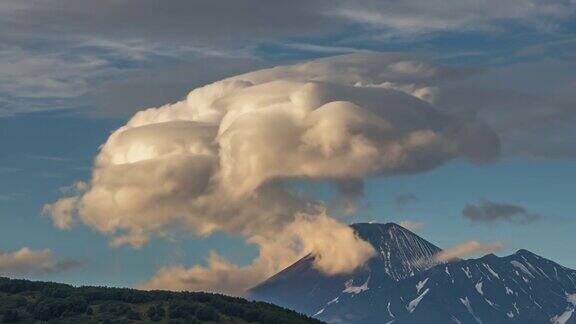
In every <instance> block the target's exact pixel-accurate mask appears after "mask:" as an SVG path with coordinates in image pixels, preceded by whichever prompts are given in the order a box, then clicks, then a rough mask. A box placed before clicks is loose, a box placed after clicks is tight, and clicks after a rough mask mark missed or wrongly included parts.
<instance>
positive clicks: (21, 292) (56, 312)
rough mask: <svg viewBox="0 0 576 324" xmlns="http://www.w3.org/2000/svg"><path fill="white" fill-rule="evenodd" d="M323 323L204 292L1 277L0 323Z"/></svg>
mask: <svg viewBox="0 0 576 324" xmlns="http://www.w3.org/2000/svg"><path fill="white" fill-rule="evenodd" d="M39 321H42V322H50V323H135V322H151V321H152V322H162V323H286V324H288V323H302V324H304V323H322V322H320V321H318V320H315V319H312V318H309V317H307V316H304V315H301V314H298V313H296V312H294V311H290V310H287V309H283V308H281V307H278V306H275V305H272V304H268V303H263V302H251V301H248V300H246V299H243V298H236V297H229V296H224V295H219V294H211V293H202V292H194V293H192V292H168V291H140V290H135V289H126V288H106V287H79V288H76V287H72V286H70V285H65V284H58V283H50V282H35V281H28V280H16V279H8V278H2V277H0V323H22V322H23V323H37V322H39Z"/></svg>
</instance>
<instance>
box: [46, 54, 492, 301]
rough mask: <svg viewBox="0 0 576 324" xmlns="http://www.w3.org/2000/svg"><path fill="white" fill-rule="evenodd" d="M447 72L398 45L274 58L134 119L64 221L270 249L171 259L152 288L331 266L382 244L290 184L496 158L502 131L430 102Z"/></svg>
mask: <svg viewBox="0 0 576 324" xmlns="http://www.w3.org/2000/svg"><path fill="white" fill-rule="evenodd" d="M453 74H454V72H453V71H451V70H450V69H447V68H443V67H437V66H434V65H431V64H429V63H426V62H422V61H419V60H415V59H412V58H408V57H404V56H401V55H387V54H354V55H346V56H339V57H334V58H327V59H320V60H316V61H311V62H307V63H302V64H296V65H292V66H284V67H276V68H271V69H266V70H261V71H256V72H252V73H247V74H243V75H239V76H235V77H231V78H228V79H225V80H222V81H218V82H215V83H213V84H209V85H206V86H204V87H201V88H198V89H194V90H193V91H192V92H190V94H189V95H188V96H187V97H186V99H185V100H183V101H180V102H177V103H174V104H170V105H166V106H162V107H159V108H150V109H147V110H143V111H140V112H138V113H137V114H135V115H134V116H133V117H132V118H131V119H130V120H129V121H128V123H127V124H126V125H125V126H123V127H121V128H120V129H118V130H116V131H115V132H114V133H113V134H112V135H111V136H110V137H109V139H108V140H107V142H106V143H105V144H104V145H103V146H102V148H101V150H100V153H99V154H98V156H97V158H96V162H95V165H94V170H93V175H92V179H91V181H90V182H89V183H88V184H87V185H80V186H78V185H77V186H76V187H77V188H78V190H77V193H76V195H74V196H72V197H64V198H63V199H61V200H59V201H57V202H55V203H53V204H50V205H47V206H46V211H47V212H49V213H50V214H51V215H52V217H53V219H54V224H55V225H56V226H58V227H60V228H69V227H70V226H71V225H72V223H74V222H77V221H78V220H79V221H80V222H82V223H84V224H86V225H88V226H90V227H92V228H94V229H96V230H98V231H100V232H102V233H105V234H107V235H109V236H110V237H111V238H112V241H111V242H112V244H113V245H121V244H130V245H132V246H135V247H139V246H141V245H142V244H145V243H146V242H147V241H148V240H149V238H150V237H151V236H160V237H162V236H167V235H170V234H171V233H174V232H176V231H183V230H184V231H190V232H193V233H195V234H198V235H209V234H211V233H213V232H215V231H223V232H228V233H235V234H240V235H242V236H243V237H245V238H246V240H247V241H248V242H250V243H253V244H257V245H258V246H259V248H260V256H259V257H258V258H257V259H255V260H254V262H253V263H252V264H251V265H249V266H246V267H239V266H236V265H233V264H231V263H230V262H228V261H227V260H224V259H222V258H221V257H219V256H217V255H212V256H211V257H210V261H209V263H208V266H207V267H202V266H194V267H192V268H184V267H182V266H174V267H165V268H162V269H161V271H159V272H158V274H157V275H156V276H155V277H154V278H152V279H151V280H150V281H149V282H147V283H143V284H142V287H145V288H170V289H203V290H214V291H224V292H232V293H240V292H241V291H242V290H243V289H245V288H246V287H249V286H250V285H252V284H254V283H257V282H258V281H260V280H262V279H264V278H265V277H266V276H269V275H271V274H273V273H274V272H276V271H278V270H280V269H281V268H282V267H285V266H287V265H289V264H290V263H291V262H293V261H294V260H295V259H297V258H298V257H301V256H302V255H304V254H306V253H312V254H314V255H315V256H317V258H316V260H317V261H316V264H315V266H316V267H317V268H318V269H319V270H320V271H323V272H325V273H328V274H336V273H343V272H350V271H352V270H354V269H355V268H357V267H359V266H361V265H362V264H363V263H364V262H365V261H366V260H367V259H369V258H370V257H371V256H372V254H373V253H374V251H373V249H372V247H371V246H370V245H369V244H368V243H366V242H364V241H362V240H360V239H359V238H358V237H357V236H356V235H355V234H354V233H353V231H352V230H351V229H350V228H349V227H348V226H346V225H344V224H342V223H340V222H339V221H337V220H335V219H333V218H331V217H330V216H329V215H327V213H326V209H325V207H324V203H323V202H322V201H317V200H314V199H311V198H309V197H306V196H304V195H303V194H302V193H299V192H297V191H296V190H294V189H293V188H291V187H290V186H288V185H287V184H286V180H288V179H299V180H301V181H316V182H322V181H329V182H333V183H342V182H346V181H353V182H356V183H357V182H361V181H362V179H364V178H366V177H370V176H379V175H383V176H385V175H395V174H406V173H416V172H422V171H426V170H429V169H433V168H435V167H437V166H439V165H441V164H443V163H444V162H446V161H448V160H450V159H454V158H458V157H464V158H467V159H470V160H472V161H474V162H486V161H490V160H491V159H493V158H494V157H495V156H496V155H497V153H498V148H499V141H498V137H497V136H496V135H495V134H494V133H493V132H492V131H491V130H490V129H489V128H488V127H486V126H485V125H484V124H482V123H481V122H479V121H475V120H469V119H465V118H462V117H461V116H456V115H452V114H449V113H446V112H442V111H441V110H439V109H437V108H436V107H434V106H433V99H434V94H435V93H436V92H437V91H441V89H438V88H436V87H435V86H434V84H435V83H436V81H437V80H439V79H442V78H446V77H451V75H453Z"/></svg>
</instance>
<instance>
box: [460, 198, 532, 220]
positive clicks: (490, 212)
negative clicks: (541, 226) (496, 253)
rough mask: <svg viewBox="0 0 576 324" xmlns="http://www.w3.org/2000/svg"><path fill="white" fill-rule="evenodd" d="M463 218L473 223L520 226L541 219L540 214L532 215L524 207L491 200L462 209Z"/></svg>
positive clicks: (467, 205)
mask: <svg viewBox="0 0 576 324" xmlns="http://www.w3.org/2000/svg"><path fill="white" fill-rule="evenodd" d="M462 216H464V217H465V218H467V219H469V220H471V221H473V222H484V223H493V222H498V221H506V222H512V223H519V224H526V223H529V222H532V221H534V220H536V219H538V218H540V215H539V214H536V213H532V212H530V211H528V210H526V208H524V207H522V206H518V205H514V204H509V203H501V202H493V201H490V200H481V201H480V202H479V203H478V204H466V206H465V207H464V209H462Z"/></svg>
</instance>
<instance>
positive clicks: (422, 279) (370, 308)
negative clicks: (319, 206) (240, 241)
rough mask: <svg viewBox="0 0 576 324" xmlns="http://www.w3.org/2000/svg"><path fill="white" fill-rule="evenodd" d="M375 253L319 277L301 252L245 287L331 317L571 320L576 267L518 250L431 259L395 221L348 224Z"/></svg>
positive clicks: (422, 243)
mask: <svg viewBox="0 0 576 324" xmlns="http://www.w3.org/2000/svg"><path fill="white" fill-rule="evenodd" d="M352 227H353V228H354V229H355V230H356V231H357V232H358V234H359V235H360V237H362V238H363V239H364V240H366V241H368V242H370V243H371V244H372V245H373V246H374V248H375V249H376V251H377V252H378V255H377V256H376V257H374V258H373V259H371V260H370V261H369V262H368V263H367V265H366V266H365V267H364V268H363V269H359V270H357V271H355V272H354V273H352V274H348V275H341V276H332V277H329V276H326V275H323V274H321V273H319V272H318V271H316V270H315V269H314V268H313V267H312V263H313V259H312V257H311V256H307V257H305V258H303V259H301V260H299V261H298V262H296V263H295V264H293V265H292V266H290V267H288V268H287V269H285V270H283V271H281V272H280V273H278V274H277V275H275V276H273V277H271V278H270V279H268V280H266V281H265V282H263V283H262V284H260V285H258V286H257V287H255V288H253V289H252V290H251V294H252V297H253V298H255V299H259V300H266V301H270V302H273V303H276V304H279V305H282V306H286V307H288V308H292V309H295V310H297V311H301V312H304V313H306V314H309V315H312V316H314V317H316V318H318V319H321V320H325V321H328V322H332V323H576V315H574V316H573V313H574V311H575V307H576V271H575V270H571V269H568V268H565V267H563V266H561V265H559V264H556V263H554V262H552V261H550V260H547V259H545V258H542V257H540V256H537V255H536V254H533V253H531V252H529V251H526V250H520V251H518V252H516V253H514V254H512V255H510V256H506V257H497V256H495V255H492V254H491V255H487V256H484V257H482V258H479V259H470V260H457V261H454V262H449V263H444V264H436V263H434V262H432V260H433V256H434V255H435V254H436V253H438V252H439V251H441V249H440V248H438V247H436V246H435V245H433V244H431V243H429V242H427V241H426V240H424V239H422V238H421V237H419V236H417V235H416V234H414V233H412V232H410V231H408V230H406V229H405V228H403V227H401V226H399V225H396V224H392V223H389V224H355V225H352Z"/></svg>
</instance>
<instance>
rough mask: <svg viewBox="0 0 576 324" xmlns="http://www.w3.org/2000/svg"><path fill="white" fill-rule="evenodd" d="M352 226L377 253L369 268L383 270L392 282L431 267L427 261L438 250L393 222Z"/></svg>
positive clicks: (438, 249) (438, 250)
mask: <svg viewBox="0 0 576 324" xmlns="http://www.w3.org/2000/svg"><path fill="white" fill-rule="evenodd" d="M351 227H352V228H353V229H354V230H355V231H356V232H357V233H358V236H360V238H362V239H363V240H365V241H367V242H368V243H370V244H371V245H372V246H373V247H374V249H375V250H376V253H377V255H376V257H375V258H373V260H371V261H370V268H371V269H372V270H384V272H385V273H386V274H387V275H388V276H390V277H391V278H392V279H394V280H400V279H403V278H406V277H408V276H411V275H413V274H414V273H415V272H417V271H421V270H424V269H426V268H428V267H430V265H431V264H430V260H431V259H432V258H433V256H434V255H435V254H436V253H438V252H440V251H441V249H440V248H439V247H437V246H436V245H434V244H432V243H430V242H428V241H426V240H425V239H423V238H421V237H420V236H418V235H416V234H414V233H412V232H411V231H409V230H407V229H405V228H404V227H402V226H400V225H398V224H396V223H386V224H381V223H356V224H352V225H351ZM378 268H380V269H378Z"/></svg>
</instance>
